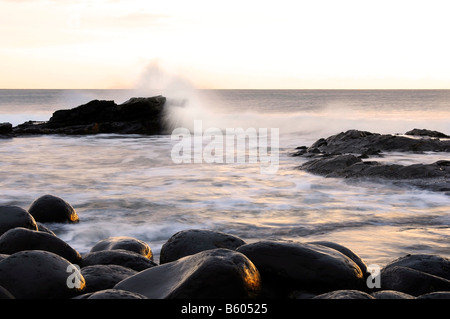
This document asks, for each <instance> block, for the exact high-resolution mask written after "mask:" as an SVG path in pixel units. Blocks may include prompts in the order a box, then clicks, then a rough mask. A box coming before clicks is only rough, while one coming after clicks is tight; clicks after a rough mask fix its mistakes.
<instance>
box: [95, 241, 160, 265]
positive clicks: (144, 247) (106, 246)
mask: <svg viewBox="0 0 450 319" xmlns="http://www.w3.org/2000/svg"><path fill="white" fill-rule="evenodd" d="M115 249H123V250H128V251H134V252H135V253H138V254H140V255H142V256H144V257H147V258H148V259H150V260H153V254H152V250H151V248H150V246H149V245H148V244H147V243H146V242H144V241H142V240H139V239H136V238H133V237H127V236H117V237H110V238H106V239H104V240H101V241H99V242H98V243H97V244H95V245H94V247H92V248H91V253H92V252H96V251H101V250H115Z"/></svg>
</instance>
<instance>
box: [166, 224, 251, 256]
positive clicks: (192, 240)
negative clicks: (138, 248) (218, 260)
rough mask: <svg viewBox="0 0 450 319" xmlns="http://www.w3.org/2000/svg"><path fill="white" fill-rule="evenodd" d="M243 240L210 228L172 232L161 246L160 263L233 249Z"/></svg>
mask: <svg viewBox="0 0 450 319" xmlns="http://www.w3.org/2000/svg"><path fill="white" fill-rule="evenodd" d="M244 244H245V242H244V241H243V240H242V239H240V238H239V237H236V236H233V235H230V234H225V233H222V232H217V231H211V230H200V229H190V230H183V231H180V232H178V233H176V234H174V235H173V236H172V237H171V238H170V239H169V240H168V241H167V242H166V243H165V244H164V245H163V246H162V248H161V253H160V263H161V264H163V263H167V262H171V261H174V260H177V259H179V258H181V257H185V256H188V255H193V254H196V253H198V252H201V251H204V250H208V249H215V248H227V249H231V250H234V249H236V248H237V247H239V246H242V245H244Z"/></svg>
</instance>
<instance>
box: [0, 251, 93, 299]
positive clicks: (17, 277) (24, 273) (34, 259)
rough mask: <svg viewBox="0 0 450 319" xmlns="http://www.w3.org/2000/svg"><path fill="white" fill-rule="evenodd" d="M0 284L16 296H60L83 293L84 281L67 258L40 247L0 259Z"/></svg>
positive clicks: (38, 297)
mask: <svg viewBox="0 0 450 319" xmlns="http://www.w3.org/2000/svg"><path fill="white" fill-rule="evenodd" d="M0 286H2V287H4V288H5V289H7V290H8V291H9V292H10V293H11V294H12V295H13V296H14V297H15V298H17V299H61V298H71V297H74V296H76V295H79V294H80V293H82V291H83V290H84V288H85V281H84V278H83V276H82V275H81V273H80V272H79V271H78V270H77V269H76V268H75V267H74V266H73V265H72V264H71V263H70V262H69V261H67V260H66V259H64V258H63V257H61V256H58V255H56V254H54V253H51V252H48V251H42V250H27V251H21V252H18V253H15V254H12V255H10V256H9V257H7V258H6V259H4V260H2V261H1V262H0Z"/></svg>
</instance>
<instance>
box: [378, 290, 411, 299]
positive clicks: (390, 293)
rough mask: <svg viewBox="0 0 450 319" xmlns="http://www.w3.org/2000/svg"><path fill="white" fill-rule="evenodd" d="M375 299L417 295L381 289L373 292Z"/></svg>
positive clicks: (409, 297)
mask: <svg viewBox="0 0 450 319" xmlns="http://www.w3.org/2000/svg"><path fill="white" fill-rule="evenodd" d="M371 295H372V296H373V297H374V298H375V299H415V298H416V297H414V296H411V295H408V294H405V293H404V292H400V291H395V290H380V291H375V292H373V293H371Z"/></svg>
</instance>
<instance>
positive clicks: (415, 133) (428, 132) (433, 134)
mask: <svg viewBox="0 0 450 319" xmlns="http://www.w3.org/2000/svg"><path fill="white" fill-rule="evenodd" d="M405 135H411V136H429V137H437V138H450V136H448V135H446V134H444V133H441V132H438V131H432V130H427V129H418V128H415V129H413V130H411V131H408V132H406V133H405Z"/></svg>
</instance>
